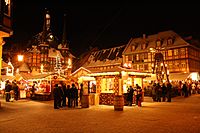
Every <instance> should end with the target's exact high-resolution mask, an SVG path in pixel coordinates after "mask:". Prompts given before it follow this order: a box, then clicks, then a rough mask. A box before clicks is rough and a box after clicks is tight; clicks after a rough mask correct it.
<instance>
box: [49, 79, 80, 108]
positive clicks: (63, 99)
mask: <svg viewBox="0 0 200 133" xmlns="http://www.w3.org/2000/svg"><path fill="white" fill-rule="evenodd" d="M53 95H54V109H59V108H62V107H66V106H68V107H69V108H71V107H77V106H78V98H79V97H80V101H81V100H82V95H83V84H80V92H79V91H78V88H77V86H76V85H75V84H74V83H72V85H71V86H70V85H66V84H64V83H63V82H61V83H59V84H55V86H54V89H53Z"/></svg>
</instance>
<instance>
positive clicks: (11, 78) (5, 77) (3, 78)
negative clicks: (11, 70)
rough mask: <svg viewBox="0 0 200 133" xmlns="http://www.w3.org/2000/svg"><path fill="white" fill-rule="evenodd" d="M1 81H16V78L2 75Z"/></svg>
mask: <svg viewBox="0 0 200 133" xmlns="http://www.w3.org/2000/svg"><path fill="white" fill-rule="evenodd" d="M1 79H2V81H6V80H14V79H15V76H7V75H1Z"/></svg>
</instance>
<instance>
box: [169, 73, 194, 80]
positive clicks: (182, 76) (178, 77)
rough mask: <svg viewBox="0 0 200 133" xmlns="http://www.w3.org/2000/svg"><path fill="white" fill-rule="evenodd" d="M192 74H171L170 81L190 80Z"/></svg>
mask: <svg viewBox="0 0 200 133" xmlns="http://www.w3.org/2000/svg"><path fill="white" fill-rule="evenodd" d="M190 74H191V73H170V74H169V80H186V79H188V78H190Z"/></svg>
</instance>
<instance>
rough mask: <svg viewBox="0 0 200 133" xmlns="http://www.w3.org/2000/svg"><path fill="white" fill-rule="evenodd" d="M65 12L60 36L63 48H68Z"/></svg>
mask: <svg viewBox="0 0 200 133" xmlns="http://www.w3.org/2000/svg"><path fill="white" fill-rule="evenodd" d="M66 28H67V27H66V14H64V23H63V36H62V45H63V46H64V48H69V45H68V43H67V38H66V36H67V31H66Z"/></svg>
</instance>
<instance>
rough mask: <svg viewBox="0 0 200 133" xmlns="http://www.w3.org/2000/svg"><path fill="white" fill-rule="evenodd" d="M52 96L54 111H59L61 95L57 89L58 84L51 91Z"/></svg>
mask: <svg viewBox="0 0 200 133" xmlns="http://www.w3.org/2000/svg"><path fill="white" fill-rule="evenodd" d="M53 96H54V109H59V106H60V105H59V104H60V103H59V102H60V101H61V93H60V90H59V88H58V84H55V86H54V89H53Z"/></svg>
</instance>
